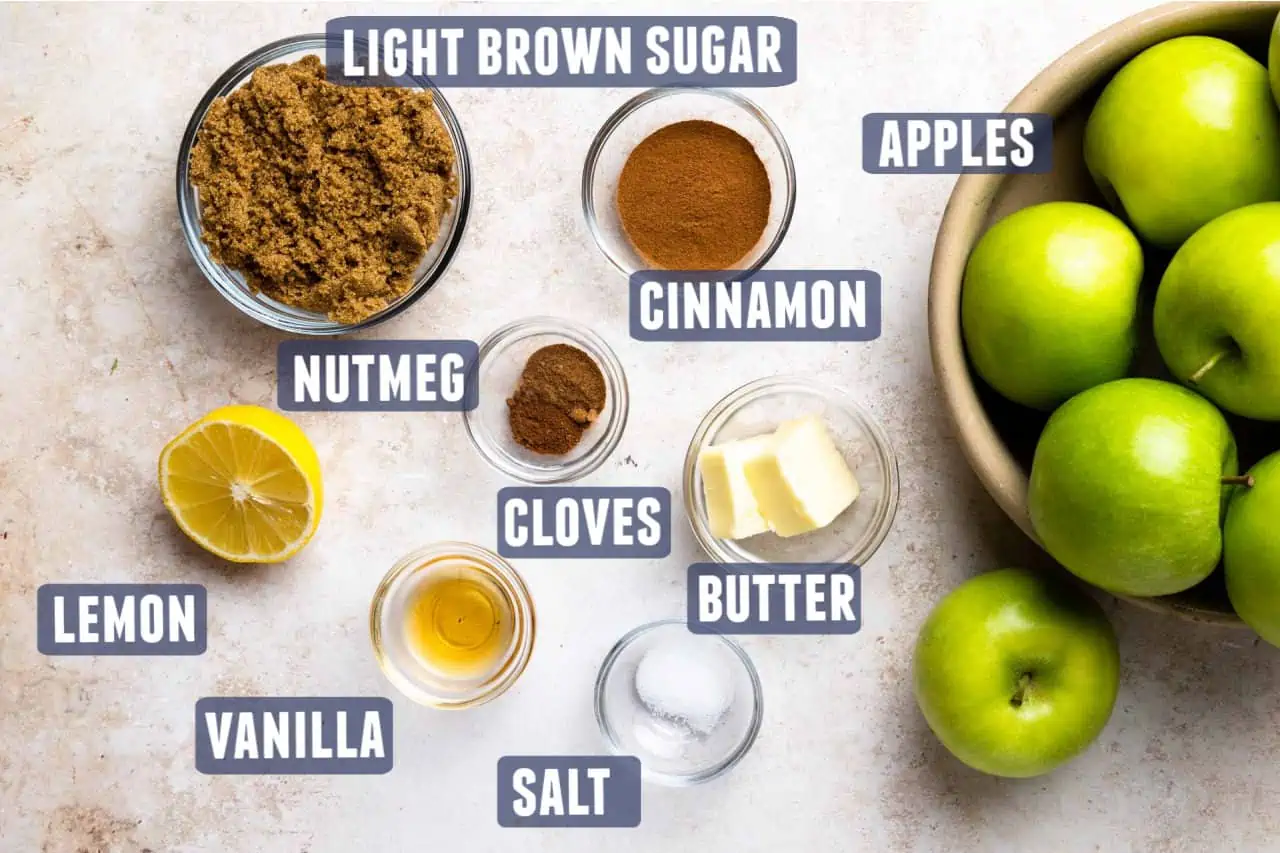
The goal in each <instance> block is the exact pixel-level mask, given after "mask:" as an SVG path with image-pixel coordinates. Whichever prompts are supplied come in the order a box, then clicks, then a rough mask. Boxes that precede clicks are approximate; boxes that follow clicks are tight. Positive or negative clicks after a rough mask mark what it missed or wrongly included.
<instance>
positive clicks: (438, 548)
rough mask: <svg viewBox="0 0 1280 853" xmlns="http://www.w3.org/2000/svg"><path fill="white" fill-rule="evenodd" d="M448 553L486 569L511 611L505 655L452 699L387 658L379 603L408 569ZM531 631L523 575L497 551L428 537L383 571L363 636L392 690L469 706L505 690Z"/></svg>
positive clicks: (447, 707) (523, 661) (437, 704)
mask: <svg viewBox="0 0 1280 853" xmlns="http://www.w3.org/2000/svg"><path fill="white" fill-rule="evenodd" d="M448 556H461V557H470V558H472V559H474V560H476V561H477V562H481V563H483V564H484V565H485V566H486V567H488V568H490V569H492V570H493V574H494V576H495V580H497V582H498V583H499V586H500V587H501V588H502V591H503V593H504V594H505V595H506V596H507V597H508V598H509V599H510V600H511V604H512V607H513V613H514V615H515V620H514V622H515V625H514V628H513V633H512V638H511V649H510V652H509V654H508V656H507V658H506V660H504V661H503V663H502V665H501V666H500V667H499V668H498V669H497V670H496V671H495V672H494V674H493V675H491V676H490V677H489V678H488V679H487V680H486V681H485V682H484V683H482V684H479V685H476V687H475V689H474V691H473V692H472V693H471V694H469V695H464V696H461V697H460V698H457V699H443V698H441V697H440V696H438V695H436V694H434V693H432V692H431V691H430V690H428V689H426V688H425V687H423V686H422V685H421V684H419V683H418V682H417V681H415V680H414V679H412V678H410V677H409V676H407V675H405V674H404V672H403V671H401V670H400V668H399V667H397V666H396V665H395V664H394V662H392V661H391V660H390V657H389V655H388V654H387V648H386V643H385V642H384V640H383V636H382V610H383V605H384V604H385V603H386V601H387V598H388V596H389V595H390V593H391V591H392V589H393V588H394V587H395V586H396V585H397V584H399V583H400V582H401V581H403V580H404V579H405V578H406V577H407V576H408V575H409V574H410V573H411V572H413V571H416V570H417V569H419V568H421V567H423V566H424V565H427V564H429V563H430V562H431V561H432V560H434V559H438V558H442V557H448ZM536 635H537V618H536V616H535V614H534V607H533V597H532V596H531V595H530V594H529V588H528V587H527V586H526V585H525V582H524V578H523V577H521V575H520V573H519V572H518V571H516V569H515V567H514V566H512V565H511V564H510V563H508V562H507V561H506V560H505V559H503V558H502V557H500V556H498V555H497V554H495V553H493V552H492V551H489V550H488V549H486V548H481V547H480V546H478V545H472V544H471V543H469V542H456V541H442V542H434V543H432V544H430V545H424V546H422V547H421V548H417V549H415V550H413V551H410V552H409V553H408V554H405V555H404V556H403V557H401V558H400V559H399V560H397V561H396V563H395V565H393V566H392V567H391V569H390V570H388V571H387V573H386V575H384V576H383V578H382V581H381V582H380V583H379V584H378V588H377V590H375V592H374V594H373V600H372V602H371V603H370V605H369V637H370V639H371V641H372V643H373V653H374V657H375V658H376V659H377V661H378V668H379V669H381V670H382V674H383V675H384V676H386V678H387V680H388V681H390V682H391V683H392V685H394V686H395V688H396V689H397V690H399V691H400V692H401V693H403V694H404V695H405V696H407V697H409V698H410V699H412V700H413V701H415V702H417V703H418V704H420V705H425V706H427V707H429V708H437V709H440V710H444V711H458V710H462V709H465V708H474V707H475V706H477V705H483V704H485V703H486V702H491V701H493V700H494V699H497V698H498V697H499V696H501V695H502V694H503V693H505V692H507V690H508V689H510V687H511V685H512V684H514V683H515V682H516V681H517V680H518V679H519V678H520V676H521V675H522V674H523V673H524V671H525V668H526V667H527V666H528V665H529V659H530V658H531V657H532V656H533V645H534V639H535V638H536Z"/></svg>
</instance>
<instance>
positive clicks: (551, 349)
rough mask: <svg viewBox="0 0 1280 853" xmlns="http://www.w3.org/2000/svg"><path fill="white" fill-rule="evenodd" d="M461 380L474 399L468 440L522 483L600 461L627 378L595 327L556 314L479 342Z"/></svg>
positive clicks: (569, 474)
mask: <svg viewBox="0 0 1280 853" xmlns="http://www.w3.org/2000/svg"><path fill="white" fill-rule="evenodd" d="M473 369H474V371H475V375H473V376H471V377H468V380H469V381H471V382H474V383H478V384H477V385H476V386H475V387H477V388H478V389H479V399H480V402H479V405H478V406H476V408H474V409H472V410H470V411H468V412H465V413H464V415H463V420H464V423H465V425H466V428H467V435H468V437H470V439H471V443H472V444H474V445H475V447H476V449H477V450H478V451H480V455H481V456H483V457H484V459H485V460H486V461H487V462H488V463H489V464H490V465H492V466H493V467H494V468H496V469H498V470H499V471H501V472H502V473H504V474H506V475H508V476H510V477H513V478H515V479H517V480H522V481H524V482H526V483H537V484H547V483H567V482H569V481H571V480H576V479H578V478H580V477H583V476H586V475H587V474H589V473H591V472H592V471H594V470H595V469H596V468H598V467H600V464H601V463H603V462H604V460H605V459H607V458H608V457H609V454H611V453H612V452H613V451H614V448H616V447H617V446H618V442H619V441H620V440H621V438H622V431H623V429H624V428H625V427H626V424H627V406H628V395H627V378H626V375H625V374H624V373H623V370H622V364H621V363H620V362H619V361H618V357H617V356H616V355H614V353H613V350H612V349H610V347H609V345H608V344H607V343H605V341H604V339H603V338H601V337H600V336H599V335H597V334H596V333H595V332H593V331H591V330H590V329H588V328H586V327H585V326H581V325H579V324H577V323H574V322H572V321H570V320H563V319H560V318H557V317H530V318H528V319H525V320H517V321H516V322H514V323H510V324H508V325H506V326H503V327H502V328H500V329H498V330H497V331H496V332H494V333H493V334H491V335H489V337H488V338H486V339H485V340H484V341H483V342H482V343H481V344H480V357H479V359H477V361H476V365H475V367H474V368H473Z"/></svg>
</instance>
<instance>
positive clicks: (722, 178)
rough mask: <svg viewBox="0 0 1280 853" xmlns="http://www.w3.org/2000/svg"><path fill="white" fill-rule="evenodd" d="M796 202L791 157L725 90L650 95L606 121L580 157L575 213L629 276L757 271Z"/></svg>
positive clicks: (778, 135) (761, 116)
mask: <svg viewBox="0 0 1280 853" xmlns="http://www.w3.org/2000/svg"><path fill="white" fill-rule="evenodd" d="M795 201H796V171H795V165H794V163H793V162H792V159H791V149H790V148H789V147H788V145H787V141H786V139H785V138H783V136H782V131H780V130H779V129H778V126H777V125H776V124H774V123H773V120H772V119H770V118H769V116H768V115H767V114H766V113H765V112H764V110H762V109H760V107H758V106H756V104H754V103H752V102H751V101H750V100H748V99H747V98H745V97H743V96H742V95H739V94H738V93H737V92H733V91H731V90H728V89H703V88H696V87H681V88H665V89H650V90H649V91H647V92H642V93H640V94H639V95H636V96H635V97H633V98H631V99H630V100H629V101H627V102H626V103H625V104H623V105H622V106H621V107H619V108H618V109H617V111H616V112H614V113H613V115H611V116H609V118H608V120H607V121H605V123H604V125H603V126H602V127H601V128H600V131H599V132H598V133H597V134H596V137H595V139H594V140H593V141H592V143H591V148H590V149H589V150H588V152H587V158H586V163H585V164H584V166H583V170H582V209H583V214H584V215H585V217H586V220H587V228H588V230H590V232H591V236H592V237H594V238H595V241H596V245H598V246H599V247H600V251H602V252H603V253H604V255H605V257H606V258H608V259H609V261H610V262H611V263H612V264H613V265H614V266H615V267H617V268H618V269H619V270H621V271H622V272H623V273H624V274H626V275H630V274H632V273H634V272H636V271H638V270H649V269H660V270H715V271H725V270H749V271H754V270H757V269H759V268H761V267H763V266H764V265H765V264H766V263H768V262H769V259H770V258H772V257H773V254H774V252H776V251H777V249H778V247H779V246H780V245H781V244H782V240H783V238H784V237H786V234H787V229H788V227H789V226H790V225H791V215H792V212H793V211H794V209H795Z"/></svg>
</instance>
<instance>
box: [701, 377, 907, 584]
mask: <svg viewBox="0 0 1280 853" xmlns="http://www.w3.org/2000/svg"><path fill="white" fill-rule="evenodd" d="M787 389H793V390H797V391H802V392H805V393H809V394H815V395H817V396H820V397H822V398H824V399H825V400H827V401H828V402H830V403H834V404H835V405H838V406H839V407H840V408H841V409H843V410H844V411H845V412H846V413H847V414H849V415H850V416H852V417H853V418H854V420H856V421H857V422H858V423H859V425H861V426H862V428H863V429H865V430H866V432H867V433H868V434H869V435H870V436H871V439H872V441H871V443H872V445H873V447H874V450H875V454H876V458H877V460H878V462H879V464H880V467H881V468H882V469H883V470H884V471H885V485H884V491H885V494H884V499H883V500H882V501H880V504H879V506H877V508H876V515H875V517H874V518H873V519H872V520H871V524H870V525H869V527H868V531H869V535H864V536H863V537H861V538H860V539H859V541H857V542H854V543H852V544H851V545H850V546H849V548H848V549H847V550H846V551H845V552H844V553H843V554H841V555H840V556H839V557H838V558H836V559H833V560H831V561H830V562H837V563H852V564H853V565H856V566H862V565H864V564H865V563H866V562H867V561H868V560H870V559H871V558H872V556H874V555H875V553H876V552H877V551H878V550H879V549H880V546H881V545H882V544H884V540H885V538H886V537H888V535H889V530H890V528H891V527H892V526H893V519H894V517H895V516H896V515H897V512H898V487H899V483H898V459H897V456H896V455H895V454H894V452H893V445H892V444H891V443H890V441H889V436H888V435H887V434H886V433H885V431H884V428H883V427H881V426H880V423H879V421H877V420H876V419H875V418H874V417H872V415H871V413H870V412H868V411H867V410H866V409H864V408H863V407H862V406H861V404H859V403H858V402H857V401H856V400H854V399H853V398H852V397H850V396H849V395H848V393H846V392H845V391H844V390H843V389H841V388H838V387H836V386H832V385H828V384H826V383H824V382H821V381H818V380H815V379H810V378H809V377H806V376H800V375H797V374H783V375H778V376H766V377H764V378H762V379H756V380H754V381H752V382H748V383H747V384H745V385H742V386H739V387H738V388H736V389H734V390H733V391H731V392H729V393H728V394H727V395H726V396H725V397H724V398H723V399H722V400H720V402H718V403H716V404H715V405H714V406H712V407H711V410H710V411H709V412H707V414H706V416H705V417H704V418H703V419H702V421H701V423H699V424H698V428H697V429H696V430H694V433H693V438H692V439H690V440H689V448H688V450H687V451H686V452H685V458H684V477H683V480H684V483H683V485H684V508H685V516H686V517H687V518H688V519H689V526H690V527H691V528H692V529H693V535H694V538H695V539H697V540H698V544H699V545H700V546H701V547H702V550H703V551H704V552H706V554H707V555H708V556H710V557H711V558H712V559H713V560H715V561H716V562H717V563H741V562H746V561H750V562H757V563H760V562H764V561H763V560H760V559H758V558H755V557H754V556H753V555H750V554H745V553H743V554H736V553H734V552H731V551H729V550H728V549H727V548H726V547H725V545H724V543H723V542H721V540H719V539H717V538H716V537H715V536H714V535H712V533H711V528H710V527H709V526H708V524H707V521H706V519H704V518H703V517H702V514H701V513H699V512H698V510H697V505H698V497H699V496H698V492H697V489H698V453H699V451H700V450H701V449H702V447H703V445H704V444H705V442H706V441H707V438H708V437H709V436H711V435H714V434H715V433H716V432H718V431H719V430H720V428H721V427H723V426H724V424H725V422H726V421H728V420H729V419H730V418H731V417H733V416H734V415H735V414H737V412H738V410H739V409H741V408H742V406H744V405H746V404H747V403H750V402H752V401H754V400H757V399H759V398H760V397H763V396H766V395H768V394H770V393H774V392H777V391H783V390H787Z"/></svg>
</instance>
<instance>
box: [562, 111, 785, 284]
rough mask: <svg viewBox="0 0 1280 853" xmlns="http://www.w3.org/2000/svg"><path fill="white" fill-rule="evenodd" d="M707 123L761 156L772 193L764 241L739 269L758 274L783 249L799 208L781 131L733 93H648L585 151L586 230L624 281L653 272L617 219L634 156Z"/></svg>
mask: <svg viewBox="0 0 1280 853" xmlns="http://www.w3.org/2000/svg"><path fill="white" fill-rule="evenodd" d="M690 119H704V120H707V121H713V122H715V123H717V124H720V125H723V126H725V127H728V128H730V129H731V130H735V131H737V132H738V133H740V134H742V136H744V137H745V138H746V139H747V140H748V141H749V142H751V144H752V145H753V146H754V147H755V149H756V154H758V155H759V156H760V159H761V161H763V163H764V166H765V169H766V171H767V172H768V173H769V183H770V185H771V186H772V187H773V198H772V201H771V202H770V208H769V221H768V223H767V224H766V225H765V229H764V233H763V234H762V235H761V237H760V241H759V242H758V243H756V245H755V247H754V248H753V249H752V250H751V252H750V253H748V254H747V256H746V257H744V258H743V259H742V260H741V261H740V262H739V263H738V267H739V268H740V269H742V270H748V271H755V270H757V269H759V268H760V267H762V266H764V265H765V264H766V263H768V262H769V259H770V258H771V257H773V253H774V252H776V251H777V250H778V246H779V245H781V244H782V239H783V238H784V237H785V236H786V235H787V228H788V227H790V225H791V215H792V213H793V212H794V210H795V206H796V169H795V164H794V163H793V162H792V160H791V149H790V148H789V147H788V146H787V141H786V139H784V138H783V136H782V131H780V130H778V126H777V125H776V124H774V123H773V120H772V119H770V118H769V116H768V115H767V114H766V113H765V112H764V110H762V109H760V108H759V107H758V106H756V105H755V104H754V103H752V102H751V101H749V100H748V99H746V98H744V97H743V96H742V95H739V94H738V93H737V92H733V91H730V90H728V89H702V88H694V87H687V88H682V87H677V88H665V89H650V90H649V91H647V92H641V93H640V94H639V95H636V96H635V97H634V98H632V99H631V100H629V101H627V102H626V103H625V104H623V105H622V106H621V107H619V108H618V110H617V112H615V113H614V114H613V115H611V116H609V119H608V121H606V122H605V123H604V126H603V127H601V128H600V131H599V132H598V133H597V134H596V137H595V139H594V140H592V142H591V148H590V149H588V151H587V161H586V163H585V165H584V166H583V167H582V211H583V214H584V215H585V216H586V219H587V228H588V230H590V231H591V236H592V237H594V238H595V241H596V245H597V246H599V247H600V251H602V252H604V255H605V257H606V258H608V259H609V261H610V262H611V263H612V264H613V265H614V266H615V267H617V268H618V269H619V270H621V271H622V272H623V274H625V275H630V274H631V273H634V272H637V271H638V270H643V269H648V268H649V265H648V264H646V263H645V262H644V261H643V260H642V259H641V258H640V256H639V255H638V254H637V253H636V251H635V249H634V248H632V246H631V243H630V241H629V240H628V239H627V235H626V234H625V233H624V232H623V230H622V223H621V222H620V221H619V219H618V210H617V205H616V204H615V203H614V199H615V197H616V195H617V192H618V177H619V175H621V174H622V167H623V165H625V164H626V162H627V157H629V156H630V155H631V151H632V150H633V149H634V148H635V147H636V146H637V145H639V144H640V142H642V141H643V140H644V139H645V138H646V137H648V136H649V135H650V134H651V133H654V132H655V131H657V130H659V129H661V128H663V127H666V126H667V125H669V124H674V123H675V122H678V121H687V120H690Z"/></svg>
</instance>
